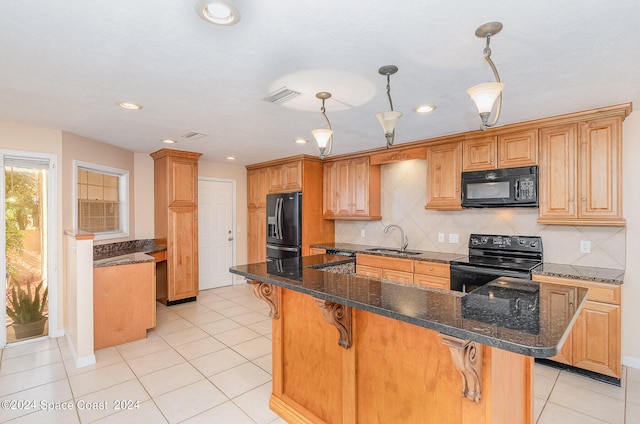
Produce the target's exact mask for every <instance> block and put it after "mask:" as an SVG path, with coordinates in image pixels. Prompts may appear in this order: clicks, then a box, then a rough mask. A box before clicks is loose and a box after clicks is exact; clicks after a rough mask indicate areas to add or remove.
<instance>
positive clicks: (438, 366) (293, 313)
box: [254, 283, 533, 424]
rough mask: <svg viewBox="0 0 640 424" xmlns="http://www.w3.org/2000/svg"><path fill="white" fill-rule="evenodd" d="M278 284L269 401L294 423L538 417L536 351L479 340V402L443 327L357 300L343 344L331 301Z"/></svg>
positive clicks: (469, 422) (476, 423)
mask: <svg viewBox="0 0 640 424" xmlns="http://www.w3.org/2000/svg"><path fill="white" fill-rule="evenodd" d="M254 284H257V283H254ZM272 288H273V291H274V292H275V296H276V297H277V299H278V301H277V303H278V305H279V307H278V310H279V313H278V317H277V318H274V319H273V320H272V329H273V332H272V344H273V347H272V352H273V367H272V369H273V381H272V391H271V398H270V400H269V406H270V408H271V409H272V410H273V411H275V412H276V413H277V414H278V415H279V416H280V417H282V418H283V419H284V420H285V421H286V422H288V423H307V424H308V423H318V424H320V423H327V424H329V423H330V424H356V423H403V424H441V423H460V424H490V423H491V424H498V423H504V424H507V423H509V424H510V423H523V424H530V423H532V422H533V358H531V357H527V356H523V355H518V354H514V353H510V352H505V351H503V350H500V349H497V348H491V347H488V346H483V345H479V348H480V349H481V350H482V356H483V360H482V370H481V376H480V378H481V379H482V396H481V399H480V400H479V401H478V402H473V401H471V400H469V399H467V398H465V397H464V396H462V395H461V389H462V384H463V379H462V378H461V373H460V371H459V370H458V369H457V368H456V366H455V364H454V360H453V358H452V353H451V351H450V349H449V347H447V345H445V344H444V343H443V338H442V335H440V334H439V333H438V332H436V331H434V330H430V329H426V328H422V327H418V326H415V325H412V324H408V323H405V322H401V321H397V320H394V319H392V318H388V317H384V316H380V315H376V314H372V313H370V312H366V311H362V310H359V309H355V308H351V309H347V310H346V311H345V312H346V314H348V316H349V319H350V325H349V328H350V329H352V331H351V333H350V334H351V336H352V337H351V345H350V346H349V347H348V348H345V347H343V346H340V345H339V344H338V339H339V333H338V331H337V329H336V327H335V326H334V325H331V324H329V323H328V322H327V319H326V318H325V316H326V315H325V312H326V311H325V310H324V309H323V308H324V307H325V305H326V304H325V302H324V301H319V300H315V299H314V298H313V297H312V296H309V295H305V294H302V293H299V292H294V291H291V290H287V289H282V288H280V287H272ZM329 303H330V302H329ZM332 305H333V304H330V305H328V306H329V308H331V306H332Z"/></svg>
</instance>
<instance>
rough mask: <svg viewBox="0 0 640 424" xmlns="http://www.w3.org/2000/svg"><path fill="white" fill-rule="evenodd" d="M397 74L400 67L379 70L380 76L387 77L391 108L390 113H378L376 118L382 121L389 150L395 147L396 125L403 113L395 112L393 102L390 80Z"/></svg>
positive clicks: (386, 66)
mask: <svg viewBox="0 0 640 424" xmlns="http://www.w3.org/2000/svg"><path fill="white" fill-rule="evenodd" d="M396 72H398V67H397V66H395V65H385V66H383V67H381V68H380V69H378V73H379V74H380V75H386V76H387V98H388V99H389V107H390V108H391V110H390V111H387V112H380V113H376V118H378V121H380V125H382V129H383V131H384V136H385V138H386V139H387V149H388V148H389V147H391V146H393V142H394V140H395V136H396V124H397V123H398V119H400V117H401V116H402V113H401V112H396V111H394V110H393V102H392V101H391V84H390V79H391V75H393V74H395V73H396Z"/></svg>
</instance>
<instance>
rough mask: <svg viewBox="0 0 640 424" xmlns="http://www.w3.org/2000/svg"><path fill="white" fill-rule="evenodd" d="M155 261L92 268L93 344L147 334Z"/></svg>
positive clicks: (111, 343) (152, 304)
mask: <svg viewBox="0 0 640 424" xmlns="http://www.w3.org/2000/svg"><path fill="white" fill-rule="evenodd" d="M155 277H156V273H155V262H143V263H136V264H128V265H117V266H105V267H99V268H94V270H93V348H94V350H99V349H104V348H106V347H110V346H115V345H119V344H123V343H128V342H132V341H134V340H140V339H144V338H145V337H147V329H150V328H153V327H155V326H156V281H155Z"/></svg>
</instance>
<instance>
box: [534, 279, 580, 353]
mask: <svg viewBox="0 0 640 424" xmlns="http://www.w3.org/2000/svg"><path fill="white" fill-rule="evenodd" d="M575 301H576V289H575V288H573V287H567V286H562V285H559V284H558V285H542V286H541V288H540V314H541V315H544V316H549V317H550V319H549V321H548V323H549V325H550V326H552V325H554V323H556V322H568V321H569V320H570V319H571V317H572V316H573V314H574V313H575V310H576V307H575ZM545 330H546V331H551V329H550V328H547V329H545ZM572 338H573V333H570V334H569V336H568V337H567V340H566V341H565V343H564V345H563V346H562V347H561V348H560V351H559V352H558V354H557V355H556V356H553V357H551V358H549V359H551V360H553V361H557V362H562V363H563V364H569V365H571V364H572V363H573V354H572V352H573V342H572Z"/></svg>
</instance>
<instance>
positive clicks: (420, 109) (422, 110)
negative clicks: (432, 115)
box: [413, 105, 436, 113]
mask: <svg viewBox="0 0 640 424" xmlns="http://www.w3.org/2000/svg"><path fill="white" fill-rule="evenodd" d="M413 110H414V111H416V112H418V113H429V112H433V111H434V110H436V107H435V106H432V105H422V106H416V107H415V108H414V109H413Z"/></svg>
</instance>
